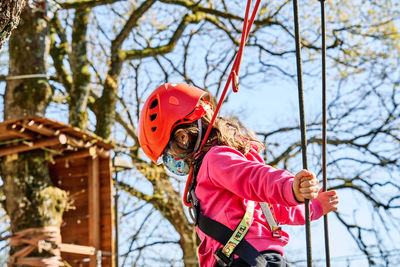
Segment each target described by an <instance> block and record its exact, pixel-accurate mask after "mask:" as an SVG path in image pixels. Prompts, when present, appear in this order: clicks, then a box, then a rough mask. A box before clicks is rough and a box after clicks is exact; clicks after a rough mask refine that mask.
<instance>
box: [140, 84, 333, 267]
mask: <svg viewBox="0 0 400 267" xmlns="http://www.w3.org/2000/svg"><path fill="white" fill-rule="evenodd" d="M212 115H213V111H212V106H211V104H210V97H209V95H208V94H207V93H206V92H205V91H203V90H201V89H199V88H197V87H194V86H191V85H188V84H171V83H167V84H164V85H161V86H160V87H158V88H157V89H156V90H155V91H154V92H153V93H152V94H151V95H150V96H149V98H148V99H147V101H146V103H145V104H144V107H143V110H142V112H141V114H140V119H139V142H140V145H141V147H142V149H143V151H144V152H145V153H146V155H147V156H148V157H149V158H150V159H151V160H152V161H153V162H158V163H163V164H164V166H165V167H166V168H167V169H168V170H169V171H170V172H172V173H174V174H177V175H187V174H188V173H189V170H190V168H194V179H193V183H192V185H191V193H190V194H189V199H191V200H192V202H193V205H194V209H195V211H194V218H195V220H196V229H197V232H198V235H199V237H200V239H201V244H200V246H199V249H198V255H199V261H200V266H206V267H208V266H257V267H259V266H288V265H287V263H286V262H285V260H284V259H283V257H282V255H283V247H284V246H285V245H286V244H287V243H288V241H289V236H288V234H287V233H286V232H284V231H282V230H281V228H280V227H279V224H289V225H300V224H304V223H305V218H304V205H302V202H303V201H304V199H310V200H311V201H310V211H311V214H310V216H311V220H316V219H318V218H320V217H321V216H322V215H324V214H326V213H328V212H330V211H334V210H337V204H338V197H337V195H336V192H335V191H328V192H321V191H319V188H318V180H317V179H316V177H315V175H314V174H313V173H311V172H309V171H307V170H302V171H300V172H299V173H297V174H296V175H292V174H291V173H289V172H288V171H285V170H276V169H274V168H273V167H271V166H268V165H265V164H264V162H263V160H262V158H261V156H260V155H259V152H260V150H261V149H263V148H264V145H263V144H262V143H261V142H259V141H257V140H256V138H255V136H254V134H252V133H251V132H250V131H249V130H247V129H245V128H244V127H241V126H239V124H237V123H235V122H233V121H231V120H227V119H224V118H220V117H218V118H217V119H216V120H215V122H214V124H213V126H212V130H211V132H210V135H209V137H208V139H207V142H206V143H205V146H204V147H203V148H202V149H201V151H198V149H199V146H200V143H201V141H202V138H203V136H204V133H205V132H206V130H207V128H208V126H209V124H210V120H211V117H212ZM267 203H268V204H267Z"/></svg>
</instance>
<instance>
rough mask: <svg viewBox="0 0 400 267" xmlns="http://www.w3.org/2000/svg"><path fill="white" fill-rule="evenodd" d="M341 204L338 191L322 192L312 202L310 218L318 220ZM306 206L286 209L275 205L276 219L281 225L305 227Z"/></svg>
mask: <svg viewBox="0 0 400 267" xmlns="http://www.w3.org/2000/svg"><path fill="white" fill-rule="evenodd" d="M338 203H339V200H338V196H337V194H336V191H327V192H322V191H320V192H319V194H318V196H317V198H316V199H313V200H311V201H310V218H311V220H318V219H319V218H321V216H322V215H325V214H327V213H329V212H331V211H335V210H337V205H338ZM304 209H305V207H304V205H298V206H295V207H285V206H282V205H274V211H275V214H276V217H277V218H276V219H277V221H278V222H279V223H280V224H287V225H303V224H305V217H304V214H305V212H304Z"/></svg>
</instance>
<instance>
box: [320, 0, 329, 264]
mask: <svg viewBox="0 0 400 267" xmlns="http://www.w3.org/2000/svg"><path fill="white" fill-rule="evenodd" d="M320 3H321V30H322V32H321V34H322V44H321V50H322V179H323V184H322V190H323V191H324V192H325V191H326V190H327V171H326V168H327V167H326V165H327V164H326V162H327V160H326V155H327V153H326V144H327V142H326V141H327V138H326V121H327V119H326V23H325V0H320ZM324 235H325V259H326V267H330V266H331V262H330V251H329V230H328V214H325V215H324Z"/></svg>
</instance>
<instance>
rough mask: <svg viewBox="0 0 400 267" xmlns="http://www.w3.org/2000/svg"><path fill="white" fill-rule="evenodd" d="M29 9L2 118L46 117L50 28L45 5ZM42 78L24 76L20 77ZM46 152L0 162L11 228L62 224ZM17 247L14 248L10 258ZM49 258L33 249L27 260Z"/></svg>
mask: <svg viewBox="0 0 400 267" xmlns="http://www.w3.org/2000/svg"><path fill="white" fill-rule="evenodd" d="M40 4H41V5H40V6H37V7H31V6H27V7H26V8H25V9H24V11H23V12H22V14H21V23H20V25H19V27H18V28H17V29H16V30H15V31H14V33H13V35H12V36H11V38H10V42H9V56H10V61H9V75H8V77H9V79H8V80H7V86H6V92H5V95H4V118H5V119H11V118H16V117H21V116H31V115H39V116H43V115H44V114H45V111H46V108H47V106H48V104H49V102H50V100H51V97H52V95H53V92H52V90H51V87H50V85H49V83H48V81H47V79H46V72H47V69H46V64H45V60H46V57H47V55H48V35H49V34H48V26H47V21H46V19H45V15H46V9H45V5H44V4H45V2H40ZM27 74H42V76H41V77H39V78H38V77H34V78H24V77H20V75H27ZM49 159H50V155H49V154H48V152H45V151H42V150H36V151H32V152H25V153H19V154H18V157H17V158H15V157H2V158H0V172H1V173H0V175H1V177H2V180H3V183H4V194H5V196H6V199H5V201H4V202H3V206H4V208H5V210H6V212H7V214H8V216H9V217H10V223H11V226H10V229H11V231H12V232H16V231H19V230H22V229H25V228H31V227H44V226H58V227H59V226H60V225H61V222H62V215H63V212H64V210H65V208H66V206H67V194H66V192H64V191H62V190H61V189H59V188H57V187H54V186H53V184H52V181H51V179H50V176H49V172H48V168H47V164H48V161H49ZM19 249H21V247H12V248H11V254H13V253H14V252H15V251H18V250H19ZM43 255H47V256H48V253H47V254H44V253H39V252H37V251H34V252H32V253H31V254H30V256H31V257H35V256H43Z"/></svg>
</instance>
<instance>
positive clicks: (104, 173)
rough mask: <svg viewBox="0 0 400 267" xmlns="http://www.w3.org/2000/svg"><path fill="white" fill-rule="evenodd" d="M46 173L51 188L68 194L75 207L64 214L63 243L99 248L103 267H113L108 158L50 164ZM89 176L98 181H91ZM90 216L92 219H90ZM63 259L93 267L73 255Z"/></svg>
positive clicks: (110, 188)
mask: <svg viewBox="0 0 400 267" xmlns="http://www.w3.org/2000/svg"><path fill="white" fill-rule="evenodd" d="M49 170H50V175H51V177H52V179H53V182H54V184H55V185H56V186H58V187H60V188H61V189H63V190H66V191H67V192H69V196H70V199H71V200H72V201H73V206H74V207H75V209H74V210H69V211H67V212H65V213H64V218H63V219H64V222H63V225H62V226H61V236H62V242H63V243H67V244H77V245H83V246H94V247H98V248H100V249H101V250H102V251H104V252H105V253H104V256H103V257H102V266H103V267H108V266H110V267H113V266H114V259H113V257H112V256H111V255H112V253H113V252H114V242H113V221H114V220H113V210H112V208H113V205H112V202H111V201H112V183H111V182H112V180H111V161H110V158H98V157H97V158H95V160H92V158H90V157H86V158H80V159H75V160H70V161H68V162H67V163H66V162H65V161H57V163H56V164H54V165H53V164H49ZM90 176H92V177H93V178H95V179H96V177H97V179H96V180H92V181H90V178H89V177H90ZM90 185H91V186H90ZM95 187H97V189H96V188H95ZM97 190H98V191H97ZM90 199H91V200H92V201H89V200H90ZM95 199H98V200H97V201H96V200H95ZM93 201H94V202H93ZM90 203H91V204H92V205H90ZM90 214H92V216H93V218H92V219H89V218H90ZM62 257H63V259H65V260H66V261H67V262H68V263H69V264H71V265H72V266H74V267H75V266H77V267H78V266H79V267H80V266H82V267H86V266H88V267H89V266H90V267H92V266H96V265H95V264H94V261H93V260H94V258H93V257H92V258H89V257H88V256H85V255H79V254H72V253H63V254H62ZM90 259H91V260H90ZM90 262H92V264H90Z"/></svg>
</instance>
